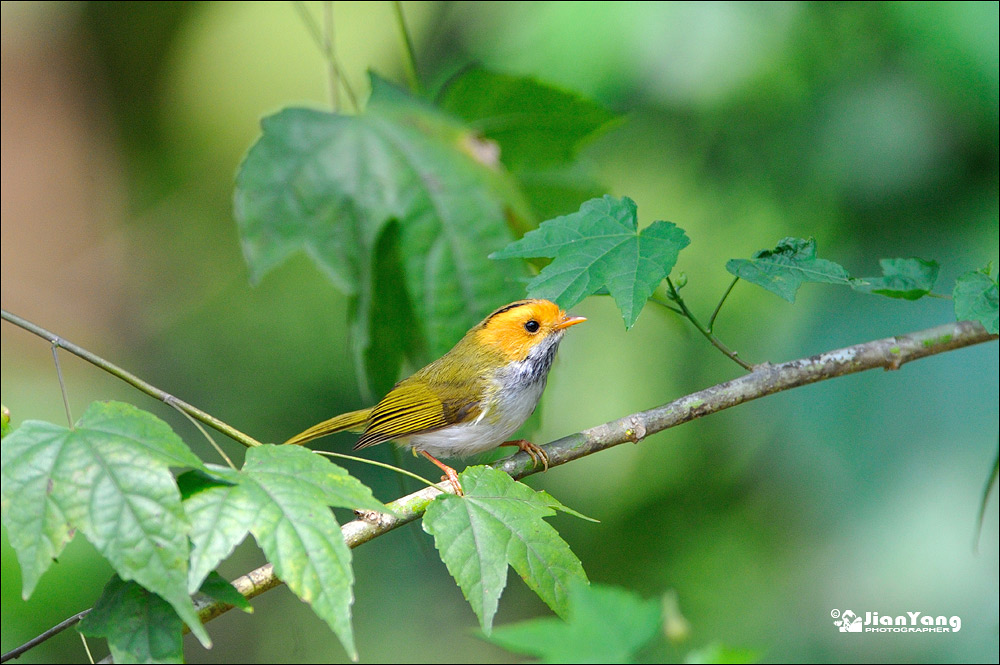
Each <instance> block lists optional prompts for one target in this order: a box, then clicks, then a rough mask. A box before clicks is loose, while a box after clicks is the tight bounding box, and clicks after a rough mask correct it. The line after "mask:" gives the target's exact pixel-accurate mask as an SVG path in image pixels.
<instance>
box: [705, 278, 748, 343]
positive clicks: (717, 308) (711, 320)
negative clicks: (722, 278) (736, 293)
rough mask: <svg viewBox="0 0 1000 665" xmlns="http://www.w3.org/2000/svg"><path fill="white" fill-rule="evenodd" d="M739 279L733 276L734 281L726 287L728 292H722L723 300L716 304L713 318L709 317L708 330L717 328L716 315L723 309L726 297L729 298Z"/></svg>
mask: <svg viewBox="0 0 1000 665" xmlns="http://www.w3.org/2000/svg"><path fill="white" fill-rule="evenodd" d="M738 281H740V278H739V277H733V281H731V282H730V283H729V288H728V289H726V292H725V293H723V294H722V300H720V301H719V304H718V305H716V306H715V311H714V312H712V316H711V318H709V319H708V332H712V331H714V330H715V319H716V317H718V316H719V311H720V310H721V309H722V304H723V303H724V302H726V298H728V297H729V294H730V293H732V292H733V287H734V286H736V282H738Z"/></svg>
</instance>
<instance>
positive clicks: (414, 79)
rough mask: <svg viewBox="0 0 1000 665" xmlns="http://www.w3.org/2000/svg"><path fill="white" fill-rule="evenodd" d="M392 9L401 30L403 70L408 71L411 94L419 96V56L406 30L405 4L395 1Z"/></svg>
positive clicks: (407, 77)
mask: <svg viewBox="0 0 1000 665" xmlns="http://www.w3.org/2000/svg"><path fill="white" fill-rule="evenodd" d="M392 8H393V10H394V13H395V14H396V26H397V27H398V28H399V37H400V39H401V40H402V42H403V55H404V57H403V68H404V69H405V70H406V80H407V81H408V82H409V84H410V92H412V93H414V94H418V93H419V92H420V77H419V76H418V75H417V56H416V53H415V51H414V49H413V39H412V38H411V37H410V31H409V30H407V28H406V20H405V18H404V17H403V3H401V2H399V0H395V2H393V3H392Z"/></svg>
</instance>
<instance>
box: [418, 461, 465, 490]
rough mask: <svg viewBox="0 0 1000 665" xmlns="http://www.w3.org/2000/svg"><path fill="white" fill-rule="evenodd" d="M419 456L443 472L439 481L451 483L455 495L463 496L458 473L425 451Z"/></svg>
mask: <svg viewBox="0 0 1000 665" xmlns="http://www.w3.org/2000/svg"><path fill="white" fill-rule="evenodd" d="M420 454H421V455H423V456H424V457H426V458H427V459H429V460H430V461H431V462H433V463H434V464H435V465H436V466H437V468H439V469H441V470H442V471H444V475H443V476H442V477H441V480H447V481H448V482H449V483H451V486H452V487H453V488H454V489H455V494H457V495H458V496H465V492H463V491H462V485H461V483H459V482H458V472H457V471H455V469H453V468H451V467H450V466H448V465H447V464H445V463H444V462H441V461H439V460H438V459H437V458H436V457H434V456H433V455H431V454H430V453H429V452H427V451H426V450H421V451H420Z"/></svg>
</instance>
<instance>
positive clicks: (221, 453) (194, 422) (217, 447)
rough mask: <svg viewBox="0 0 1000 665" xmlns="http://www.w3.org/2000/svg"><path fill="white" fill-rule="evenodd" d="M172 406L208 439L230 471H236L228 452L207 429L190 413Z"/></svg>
mask: <svg viewBox="0 0 1000 665" xmlns="http://www.w3.org/2000/svg"><path fill="white" fill-rule="evenodd" d="M170 406H172V407H174V408H175V409H177V412H178V413H180V414H181V415H183V416H184V417H185V418H187V419H188V420H190V421H191V424H192V425H194V426H195V427H197V428H198V431H199V432H201V433H202V436H204V437H205V438H206V439H208V443H209V445H211V446H212V447H213V448H215V452H217V453H219V457H221V458H222V459H223V460H225V462H226V464H228V465H229V468H230V469H232V470H233V471H236V465H235V464H233V460H231V459H229V455H227V454H226V451H224V450H223V449H222V447H221V446H220V445H219V444H218V443H216V442H215V439H213V438H212V437H211V435H210V434H209V433H208V432H206V431H205V428H204V427H202V426H201V423H200V422H198V421H197V420H195V419H194V417H193V416H192V415H191V414H190V413H185V412H184V411H183V410H182V409H180V408H178V407H177V405H176V404H174V403H173V402H171V403H170Z"/></svg>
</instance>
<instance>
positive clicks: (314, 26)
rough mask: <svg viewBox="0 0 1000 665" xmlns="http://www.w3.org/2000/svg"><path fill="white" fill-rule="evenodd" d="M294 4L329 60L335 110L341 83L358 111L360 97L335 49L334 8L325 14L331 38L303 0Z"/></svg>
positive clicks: (331, 96)
mask: <svg viewBox="0 0 1000 665" xmlns="http://www.w3.org/2000/svg"><path fill="white" fill-rule="evenodd" d="M330 4H332V3H330ZM292 5H293V6H294V7H295V10H296V11H297V12H298V13H299V18H301V19H302V23H303V25H305V26H306V31H307V32H308V33H309V36H310V37H311V38H312V40H313V43H314V44H315V45H316V48H318V49H319V51H320V53H322V54H323V58H324V59H325V60H326V62H327V67H328V68H329V72H330V85H331V91H330V98H331V100H333V110H334V111H336V110H337V108H338V105H339V104H338V97H337V88H336V86H337V84H338V83H339V84H340V85H342V86H343V87H344V92H345V93H346V94H347V99H348V101H350V103H351V107H352V108H353V109H354V110H355V111H357V110H358V109H359V108H360V107H359V106H358V98H357V96H355V94H354V89H353V88H351V84H350V83H348V82H347V78H346V77H345V76H344V70H343V68H342V67H341V66H340V63H339V62H338V61H337V57H336V55H335V54H334V51H333V8H332V7H331V8H330V10H329V13H328V15H326V14H325V18H327V19H328V20H327V23H328V25H329V38H327V37H325V36H324V34H323V30H321V29H320V27H319V24H318V23H317V22H316V19H315V18H314V17H313V15H312V14H310V13H309V9H308V8H306V3H304V2H302V1H301V0H296V1H295V2H293V3H292Z"/></svg>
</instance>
